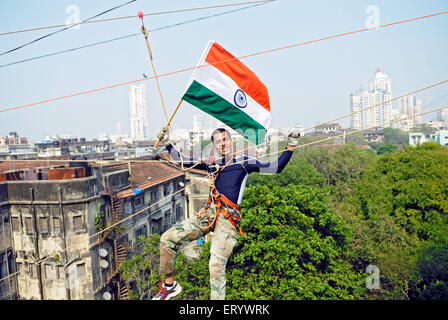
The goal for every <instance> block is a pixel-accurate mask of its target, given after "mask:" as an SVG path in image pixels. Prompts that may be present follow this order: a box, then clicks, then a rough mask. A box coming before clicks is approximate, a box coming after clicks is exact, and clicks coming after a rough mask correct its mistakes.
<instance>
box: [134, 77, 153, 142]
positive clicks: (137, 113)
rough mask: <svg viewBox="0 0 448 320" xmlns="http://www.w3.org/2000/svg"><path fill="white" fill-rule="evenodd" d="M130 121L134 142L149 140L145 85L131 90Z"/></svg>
mask: <svg viewBox="0 0 448 320" xmlns="http://www.w3.org/2000/svg"><path fill="white" fill-rule="evenodd" d="M129 121H130V127H131V139H132V140H133V141H142V140H147V139H149V135H148V129H149V126H148V104H147V97H146V86H145V84H144V83H142V84H138V85H132V86H131V87H130V88H129Z"/></svg>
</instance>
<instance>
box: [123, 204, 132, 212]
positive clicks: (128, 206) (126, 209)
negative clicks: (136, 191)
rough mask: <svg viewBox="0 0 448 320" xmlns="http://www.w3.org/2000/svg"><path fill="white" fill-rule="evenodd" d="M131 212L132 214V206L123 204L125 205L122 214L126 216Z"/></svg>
mask: <svg viewBox="0 0 448 320" xmlns="http://www.w3.org/2000/svg"><path fill="white" fill-rule="evenodd" d="M131 212H132V205H131V203H130V202H125V204H124V213H125V214H126V215H128V214H131Z"/></svg>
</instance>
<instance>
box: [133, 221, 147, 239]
mask: <svg viewBox="0 0 448 320" xmlns="http://www.w3.org/2000/svg"><path fill="white" fill-rule="evenodd" d="M134 235H135V237H134V239H135V240H136V241H138V237H140V236H144V237H147V236H148V231H147V230H146V225H144V226H143V227H141V228H138V229H137V230H135V232H134Z"/></svg>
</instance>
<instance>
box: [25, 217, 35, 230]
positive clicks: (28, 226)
mask: <svg viewBox="0 0 448 320" xmlns="http://www.w3.org/2000/svg"><path fill="white" fill-rule="evenodd" d="M25 229H26V233H33V232H34V230H33V220H32V219H31V217H26V218H25Z"/></svg>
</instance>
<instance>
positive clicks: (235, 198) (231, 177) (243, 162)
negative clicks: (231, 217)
mask: <svg viewBox="0 0 448 320" xmlns="http://www.w3.org/2000/svg"><path fill="white" fill-rule="evenodd" d="M166 148H167V150H168V152H169V153H170V156H171V158H172V159H173V160H175V161H177V160H180V154H179V152H178V151H177V150H176V149H175V148H174V147H173V146H172V145H168V146H166ZM291 156H292V151H290V150H287V149H285V151H284V152H283V153H282V154H281V155H280V157H279V158H278V159H277V161H275V162H266V163H262V162H260V161H258V160H256V159H253V158H249V157H247V156H241V157H234V158H233V160H232V162H230V163H229V164H228V165H227V167H225V168H224V170H222V171H221V173H220V174H219V175H218V178H217V179H216V180H215V187H216V189H217V190H218V192H219V193H222V194H223V195H224V196H226V197H227V198H228V199H229V200H230V201H232V202H233V203H235V204H237V205H240V204H241V200H242V199H243V195H244V189H245V188H246V183H247V177H248V176H249V174H251V173H252V172H262V173H271V174H274V173H280V172H282V171H283V169H284V168H285V166H286V164H287V163H288V162H289V160H290V159H291ZM229 159H230V158H227V160H225V159H223V158H222V159H216V160H215V161H214V163H204V162H202V163H199V164H197V162H198V159H194V158H186V157H182V160H183V163H184V166H186V167H191V166H193V165H195V164H197V165H196V166H195V169H200V170H207V171H208V172H214V171H215V170H216V169H215V168H213V167H212V168H210V167H209V165H211V164H218V165H220V166H224V165H225V164H226V161H228V160H229Z"/></svg>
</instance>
